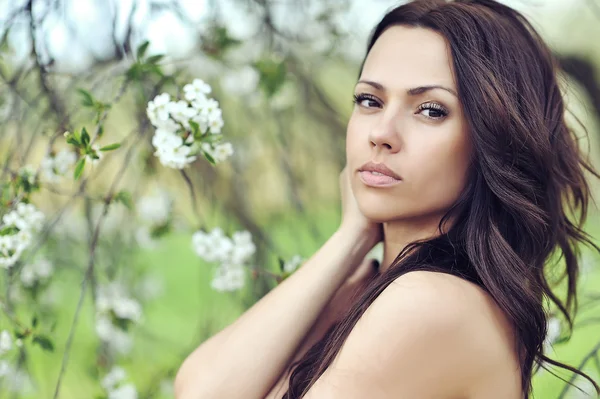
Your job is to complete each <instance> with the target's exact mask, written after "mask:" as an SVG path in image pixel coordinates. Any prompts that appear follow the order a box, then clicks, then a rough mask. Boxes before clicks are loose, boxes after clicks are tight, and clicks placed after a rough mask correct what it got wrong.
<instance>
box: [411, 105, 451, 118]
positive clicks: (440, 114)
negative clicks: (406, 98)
mask: <svg viewBox="0 0 600 399" xmlns="http://www.w3.org/2000/svg"><path fill="white" fill-rule="evenodd" d="M423 111H428V113H429V115H425V114H423V116H424V117H425V118H428V119H433V120H441V119H444V118H445V117H446V116H448V114H449V113H450V112H449V111H448V109H446V107H444V106H443V105H441V104H438V103H425V104H421V105H419V108H418V109H417V113H422V112H423Z"/></svg>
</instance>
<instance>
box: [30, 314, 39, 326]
mask: <svg viewBox="0 0 600 399" xmlns="http://www.w3.org/2000/svg"><path fill="white" fill-rule="evenodd" d="M37 325H38V317H37V315H33V318H32V319H31V326H32V327H33V328H36V327H37Z"/></svg>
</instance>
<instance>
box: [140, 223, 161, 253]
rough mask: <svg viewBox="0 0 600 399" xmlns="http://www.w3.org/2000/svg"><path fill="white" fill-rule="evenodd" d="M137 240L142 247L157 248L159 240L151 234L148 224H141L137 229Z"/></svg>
mask: <svg viewBox="0 0 600 399" xmlns="http://www.w3.org/2000/svg"><path fill="white" fill-rule="evenodd" d="M135 241H136V242H137V243H138V245H139V246H140V247H142V248H146V249H155V248H157V247H158V240H155V239H154V238H153V237H152V236H151V235H150V228H149V227H148V226H140V227H139V228H138V229H137V230H136V231H135Z"/></svg>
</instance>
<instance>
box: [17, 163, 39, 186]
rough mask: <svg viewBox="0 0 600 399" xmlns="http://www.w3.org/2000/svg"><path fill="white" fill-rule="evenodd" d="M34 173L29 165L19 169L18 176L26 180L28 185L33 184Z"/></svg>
mask: <svg viewBox="0 0 600 399" xmlns="http://www.w3.org/2000/svg"><path fill="white" fill-rule="evenodd" d="M35 173H36V170H35V169H34V167H33V166H31V165H25V166H23V167H21V168H20V169H19V175H20V176H21V178H24V179H26V181H27V183H29V184H33V183H35Z"/></svg>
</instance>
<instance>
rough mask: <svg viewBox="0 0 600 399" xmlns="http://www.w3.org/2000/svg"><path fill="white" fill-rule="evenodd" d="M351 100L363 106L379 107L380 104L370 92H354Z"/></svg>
mask: <svg viewBox="0 0 600 399" xmlns="http://www.w3.org/2000/svg"><path fill="white" fill-rule="evenodd" d="M353 102H354V104H356V105H359V106H361V107H364V108H381V104H380V103H379V100H378V99H377V97H375V96H373V95H370V94H364V93H363V94H355V95H354V101H353Z"/></svg>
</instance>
